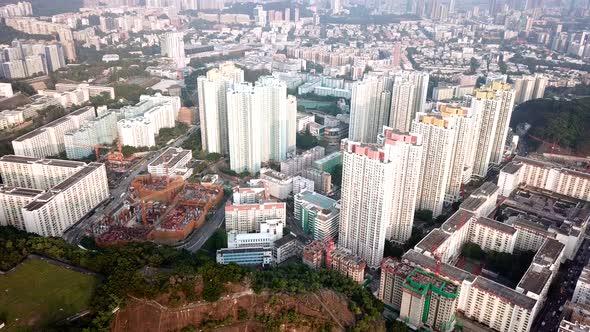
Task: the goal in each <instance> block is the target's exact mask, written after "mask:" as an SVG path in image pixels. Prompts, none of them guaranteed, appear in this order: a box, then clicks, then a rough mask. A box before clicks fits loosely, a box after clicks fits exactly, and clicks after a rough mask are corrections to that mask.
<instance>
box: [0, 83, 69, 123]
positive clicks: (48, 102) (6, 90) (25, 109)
mask: <svg viewBox="0 0 590 332" xmlns="http://www.w3.org/2000/svg"><path fill="white" fill-rule="evenodd" d="M0 91H2V95H3V96H5V97H7V98H10V97H12V96H13V94H12V87H11V84H10V83H0ZM29 99H30V100H31V103H29V104H26V105H23V106H19V107H17V108H15V109H11V110H4V111H0V130H4V129H14V128H18V127H19V126H21V125H23V124H24V123H25V122H26V121H28V120H30V119H32V118H34V117H36V116H38V113H37V112H38V111H40V110H43V109H46V108H47V107H49V106H58V105H60V103H59V100H57V99H54V98H51V97H47V96H42V95H38V94H37V95H33V96H31V97H29Z"/></svg>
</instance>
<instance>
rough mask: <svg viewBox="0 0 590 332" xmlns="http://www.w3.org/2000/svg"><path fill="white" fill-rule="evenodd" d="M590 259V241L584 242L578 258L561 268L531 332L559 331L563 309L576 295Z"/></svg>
mask: <svg viewBox="0 0 590 332" xmlns="http://www.w3.org/2000/svg"><path fill="white" fill-rule="evenodd" d="M588 258H590V239H586V240H584V242H582V245H581V246H580V249H579V250H578V252H577V253H576V257H575V258H574V259H573V260H572V261H566V262H565V263H563V264H562V265H561V267H560V268H559V272H557V276H556V277H555V280H553V284H552V285H551V288H549V293H548V294H547V301H546V302H545V305H544V306H543V308H541V311H539V313H538V314H537V317H536V319H535V321H534V322H533V326H532V328H531V331H557V330H558V329H559V322H560V321H561V317H560V316H561V312H560V311H559V308H561V307H562V306H563V305H564V304H565V302H566V301H567V300H571V298H572V295H574V289H575V287H576V282H577V280H578V278H579V277H580V274H581V273H582V268H584V266H585V265H586V263H587V262H588Z"/></svg>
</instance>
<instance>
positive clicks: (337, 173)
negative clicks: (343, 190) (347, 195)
mask: <svg viewBox="0 0 590 332" xmlns="http://www.w3.org/2000/svg"><path fill="white" fill-rule="evenodd" d="M330 174H331V175H332V183H333V184H335V185H337V186H341V185H342V165H336V167H334V169H333V170H332V172H331V173H330Z"/></svg>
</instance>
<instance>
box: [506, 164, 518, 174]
mask: <svg viewBox="0 0 590 332" xmlns="http://www.w3.org/2000/svg"><path fill="white" fill-rule="evenodd" d="M521 167H522V165H521V164H517V163H514V162H509V163H508V164H506V166H504V168H502V172H505V173H508V174H515V173H516V172H518V170H519V169H520V168H521Z"/></svg>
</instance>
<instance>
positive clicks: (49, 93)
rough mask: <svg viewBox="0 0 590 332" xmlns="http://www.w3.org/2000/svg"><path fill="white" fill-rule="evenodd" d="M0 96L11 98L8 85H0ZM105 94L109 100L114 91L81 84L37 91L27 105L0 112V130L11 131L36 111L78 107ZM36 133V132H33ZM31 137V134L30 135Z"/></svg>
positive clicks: (99, 109) (113, 95) (99, 112)
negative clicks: (54, 107)
mask: <svg viewBox="0 0 590 332" xmlns="http://www.w3.org/2000/svg"><path fill="white" fill-rule="evenodd" d="M0 91H1V93H0V94H1V95H2V96H4V97H7V98H9V97H12V96H13V92H12V88H11V85H10V84H9V83H0ZM101 94H107V95H108V96H109V97H110V98H111V99H114V98H115V89H114V88H112V87H107V86H96V85H89V84H86V83H82V84H65V83H57V84H56V85H55V90H39V91H38V93H37V94H36V95H33V96H30V97H29V99H30V100H31V102H30V103H29V104H26V105H23V106H19V107H17V108H15V109H10V110H4V111H1V112H0V129H11V128H14V127H18V126H20V125H22V124H24V123H25V122H26V121H28V120H30V119H32V118H35V117H37V115H38V111H40V110H44V109H46V108H48V107H50V106H61V107H64V108H69V107H72V106H73V105H80V104H84V103H86V102H88V101H89V100H90V97H93V96H97V95H101ZM103 111H105V109H104V107H99V108H98V109H97V113H98V114H97V115H100V114H101V113H102V112H103ZM35 132H37V131H35ZM31 135H33V134H31Z"/></svg>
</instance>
